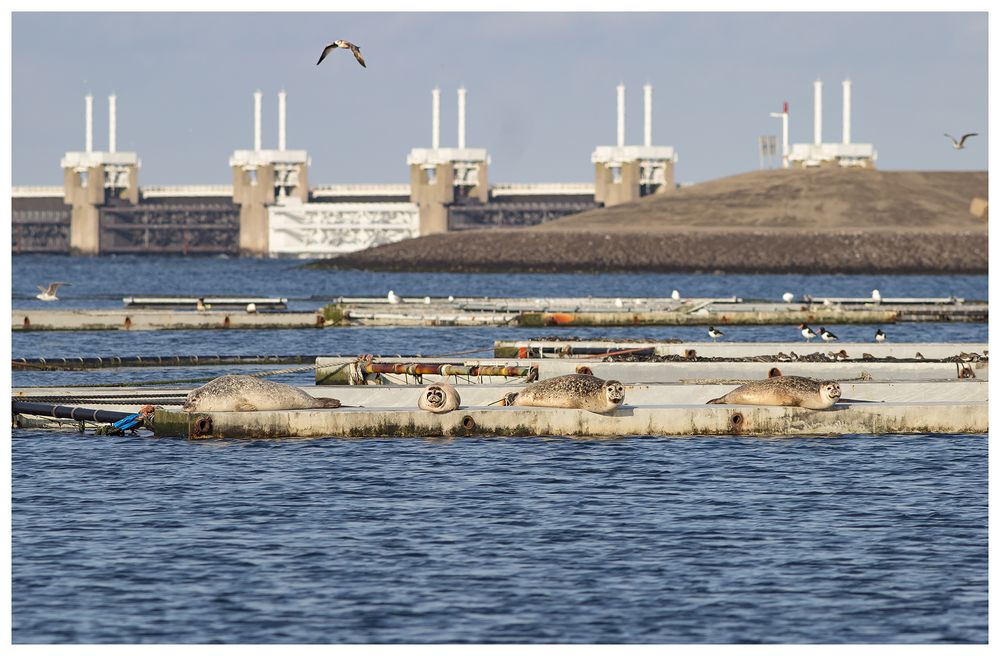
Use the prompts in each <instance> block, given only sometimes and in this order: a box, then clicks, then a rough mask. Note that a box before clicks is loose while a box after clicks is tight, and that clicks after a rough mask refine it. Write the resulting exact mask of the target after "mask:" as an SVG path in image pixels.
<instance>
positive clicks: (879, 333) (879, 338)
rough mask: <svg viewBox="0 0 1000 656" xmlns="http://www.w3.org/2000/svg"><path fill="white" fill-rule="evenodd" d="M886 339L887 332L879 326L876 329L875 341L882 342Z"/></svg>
mask: <svg viewBox="0 0 1000 656" xmlns="http://www.w3.org/2000/svg"><path fill="white" fill-rule="evenodd" d="M884 341H885V333H884V332H882V329H881V328H879V329H878V330H876V331H875V343H876V344H881V343H882V342H884Z"/></svg>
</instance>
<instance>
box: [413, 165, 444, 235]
mask: <svg viewBox="0 0 1000 656" xmlns="http://www.w3.org/2000/svg"><path fill="white" fill-rule="evenodd" d="M429 178H430V176H429V175H428V171H427V169H425V168H424V167H423V166H421V165H419V164H412V165H410V202H412V203H416V205H417V206H418V207H419V208H420V236H424V235H433V234H436V233H440V232H448V205H449V204H450V203H452V202H454V200H455V172H454V169H453V168H452V165H451V163H450V162H446V163H443V164H437V165H435V166H434V181H433V182H431V181H430V179H429Z"/></svg>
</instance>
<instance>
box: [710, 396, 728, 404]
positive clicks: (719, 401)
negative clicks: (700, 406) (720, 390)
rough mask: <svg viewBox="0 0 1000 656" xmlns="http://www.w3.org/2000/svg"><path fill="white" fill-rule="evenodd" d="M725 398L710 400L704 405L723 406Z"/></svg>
mask: <svg viewBox="0 0 1000 656" xmlns="http://www.w3.org/2000/svg"><path fill="white" fill-rule="evenodd" d="M725 398H726V397H725V396H720V397H719V398H717V399H712V400H711V401H705V405H708V404H709V403H720V404H725V402H726V401H725Z"/></svg>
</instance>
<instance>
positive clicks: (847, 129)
mask: <svg viewBox="0 0 1000 656" xmlns="http://www.w3.org/2000/svg"><path fill="white" fill-rule="evenodd" d="M843 85H844V117H843V118H844V133H843V139H844V143H845V144H849V143H851V81H850V80H844V82H843Z"/></svg>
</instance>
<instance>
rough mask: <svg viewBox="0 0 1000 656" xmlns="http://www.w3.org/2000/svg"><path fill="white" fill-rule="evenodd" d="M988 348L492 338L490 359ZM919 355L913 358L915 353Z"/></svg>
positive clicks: (980, 346) (909, 355) (856, 355)
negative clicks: (492, 356) (494, 339)
mask: <svg viewBox="0 0 1000 656" xmlns="http://www.w3.org/2000/svg"><path fill="white" fill-rule="evenodd" d="M989 348H990V345H989V344H987V343H985V342H963V343H946V342H939V343H933V342H930V343H928V342H882V343H881V344H877V343H874V342H839V341H838V342H831V343H826V342H823V341H820V340H818V339H817V340H815V341H814V342H812V343H808V342H805V341H798V342H666V341H652V340H649V341H647V340H628V341H613V340H552V339H527V340H497V341H495V342H493V355H494V357H498V358H504V357H506V358H566V357H577V358H580V357H593V356H598V355H601V354H606V353H628V352H635V351H648V352H649V354H651V355H658V356H680V357H685V358H694V357H699V358H748V357H757V356H769V355H773V356H777V355H778V354H779V353H784V354H786V355H790V354H791V353H795V354H796V355H797V356H799V357H800V358H801V357H808V356H813V355H819V356H826V355H827V354H828V353H840V352H841V351H843V352H844V353H845V354H846V356H847V358H849V359H856V360H859V359H861V358H863V357H864V356H865V355H871V356H874V357H875V358H878V359H884V358H896V359H928V360H940V359H944V358H951V357H958V356H960V355H961V354H963V353H965V354H976V355H978V356H983V355H984V354H985V353H986V352H987V351H989ZM918 353H919V354H920V358H918V356H917V354H918Z"/></svg>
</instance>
